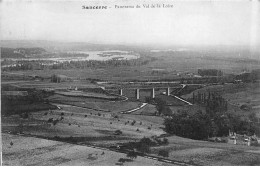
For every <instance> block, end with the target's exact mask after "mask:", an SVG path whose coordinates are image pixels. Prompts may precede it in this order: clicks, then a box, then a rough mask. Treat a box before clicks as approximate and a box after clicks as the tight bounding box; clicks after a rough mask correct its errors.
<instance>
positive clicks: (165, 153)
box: [158, 150, 169, 157]
mask: <svg viewBox="0 0 260 169" xmlns="http://www.w3.org/2000/svg"><path fill="white" fill-rule="evenodd" d="M158 155H159V156H163V157H169V151H167V150H159V152H158Z"/></svg>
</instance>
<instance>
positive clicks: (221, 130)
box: [164, 110, 260, 140]
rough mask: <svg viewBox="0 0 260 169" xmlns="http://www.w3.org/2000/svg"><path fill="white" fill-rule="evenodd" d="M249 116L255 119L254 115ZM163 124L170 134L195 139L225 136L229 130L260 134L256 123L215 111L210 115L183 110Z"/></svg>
mask: <svg viewBox="0 0 260 169" xmlns="http://www.w3.org/2000/svg"><path fill="white" fill-rule="evenodd" d="M250 116H253V118H252V119H255V115H253V114H251V115H250ZM164 125H165V130H166V131H167V132H168V133H170V134H175V135H177V136H181V137H186V138H191V139H197V140H203V139H207V138H209V137H216V136H217V137H222V136H227V135H228V134H229V130H231V131H234V132H236V133H239V134H247V135H253V134H255V133H256V134H260V133H259V129H258V127H257V124H256V123H254V122H253V121H251V120H246V119H244V118H241V117H239V116H237V115H234V114H232V113H219V112H216V113H215V114H214V116H211V115H210V114H209V113H207V112H202V111H197V112H195V113H194V114H190V113H188V112H187V111H184V110H183V111H180V112H179V113H175V114H173V115H171V117H169V118H166V119H165V121H164Z"/></svg>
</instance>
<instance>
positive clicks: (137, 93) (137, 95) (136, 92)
mask: <svg viewBox="0 0 260 169" xmlns="http://www.w3.org/2000/svg"><path fill="white" fill-rule="evenodd" d="M135 98H136V99H137V100H139V99H140V89H136V90H135Z"/></svg>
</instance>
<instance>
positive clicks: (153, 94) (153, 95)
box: [151, 88, 155, 99]
mask: <svg viewBox="0 0 260 169" xmlns="http://www.w3.org/2000/svg"><path fill="white" fill-rule="evenodd" d="M151 97H152V98H153V99H154V98H155V90H154V88H152V92H151Z"/></svg>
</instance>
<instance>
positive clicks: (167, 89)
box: [118, 84, 193, 105]
mask: <svg viewBox="0 0 260 169" xmlns="http://www.w3.org/2000/svg"><path fill="white" fill-rule="evenodd" d="M185 87H186V85H185V84H183V85H181V88H180V87H177V88H176V87H156V88H155V87H152V88H135V89H134V90H135V98H136V100H139V99H140V90H150V92H151V94H150V97H151V98H155V89H157V88H159V89H165V95H166V96H171V97H174V98H176V99H178V100H180V101H182V102H184V103H186V104H188V105H193V104H192V103H190V102H188V101H186V100H184V99H182V98H180V97H178V96H175V95H173V94H171V88H174V89H180V90H178V92H180V91H181V90H183V89H184V88H185ZM118 94H119V95H120V96H123V89H122V88H120V89H118Z"/></svg>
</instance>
